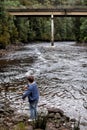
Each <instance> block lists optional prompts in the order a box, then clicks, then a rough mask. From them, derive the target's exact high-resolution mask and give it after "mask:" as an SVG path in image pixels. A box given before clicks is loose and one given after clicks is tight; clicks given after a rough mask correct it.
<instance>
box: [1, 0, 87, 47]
mask: <svg viewBox="0 0 87 130" xmlns="http://www.w3.org/2000/svg"><path fill="white" fill-rule="evenodd" d="M0 2H1V3H0V47H1V46H2V47H4V48H5V46H6V45H8V44H10V43H11V44H13V43H17V42H19V41H20V42H24V43H25V42H29V41H33V40H46V41H48V40H50V39H51V21H50V18H45V17H43V18H41V17H29V18H28V17H27V18H25V17H24V18H23V17H20V18H19V17H18V18H15V17H10V16H9V15H8V14H7V13H6V8H12V7H15V8H16V7H28V6H29V7H32V8H42V7H45V8H47V7H49V8H51V7H57V6H60V5H61V6H62V5H64V6H65V5H73V6H75V5H78V6H79V5H87V2H86V1H85V0H76V1H72V0H32V1H29V0H15V1H14V0H1V1H0ZM54 23H55V24H54V25H55V35H54V37H55V40H76V41H77V42H87V20H86V18H80V17H77V18H69V17H63V18H58V17H57V18H54Z"/></svg>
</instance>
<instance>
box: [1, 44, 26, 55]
mask: <svg viewBox="0 0 87 130" xmlns="http://www.w3.org/2000/svg"><path fill="white" fill-rule="evenodd" d="M23 45H24V44H23V43H20V44H16V45H8V46H7V47H6V48H5V49H0V57H2V56H5V55H7V54H9V53H12V52H14V51H16V50H19V49H21V48H22V46H23Z"/></svg>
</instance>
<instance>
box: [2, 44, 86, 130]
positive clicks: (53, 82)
mask: <svg viewBox="0 0 87 130" xmlns="http://www.w3.org/2000/svg"><path fill="white" fill-rule="evenodd" d="M26 72H32V73H33V74H34V75H35V79H36V82H37V84H38V87H39V90H40V101H39V106H38V107H42V109H43V108H45V107H56V108H60V109H62V110H63V111H64V113H65V114H66V115H67V116H69V117H70V118H76V119H77V120H78V119H79V118H80V123H81V130H87V46H76V45H75V43H74V42H55V43H54V46H51V44H50V43H32V44H28V45H26V46H24V47H23V48H22V49H20V50H18V51H16V52H13V53H10V54H8V55H6V56H3V57H1V58H0V91H1V94H0V98H1V101H3V100H5V99H8V100H9V101H10V105H11V106H13V107H15V108H16V110H17V111H18V112H22V113H28V102H27V99H26V100H25V101H24V103H23V102H22V99H21V94H19V92H20V91H22V89H23V86H24V85H25V84H27V80H26V78H25V74H26Z"/></svg>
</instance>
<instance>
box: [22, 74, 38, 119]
mask: <svg viewBox="0 0 87 130" xmlns="http://www.w3.org/2000/svg"><path fill="white" fill-rule="evenodd" d="M27 80H28V85H27V86H26V88H25V92H24V94H23V96H22V99H23V100H24V99H25V98H26V97H28V101H29V107H30V119H29V120H28V121H33V120H36V119H37V104H38V100H39V90H38V87H37V84H36V82H35V80H34V76H28V77H27Z"/></svg>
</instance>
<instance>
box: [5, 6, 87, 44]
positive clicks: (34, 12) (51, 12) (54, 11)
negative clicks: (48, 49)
mask: <svg viewBox="0 0 87 130" xmlns="http://www.w3.org/2000/svg"><path fill="white" fill-rule="evenodd" d="M7 11H8V12H9V14H10V15H13V16H16V17H30V16H31V17H33V16H35V17H51V45H52V46H53V45H54V17H64V16H66V17H77V16H78V17H87V7H58V8H14V9H7Z"/></svg>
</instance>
